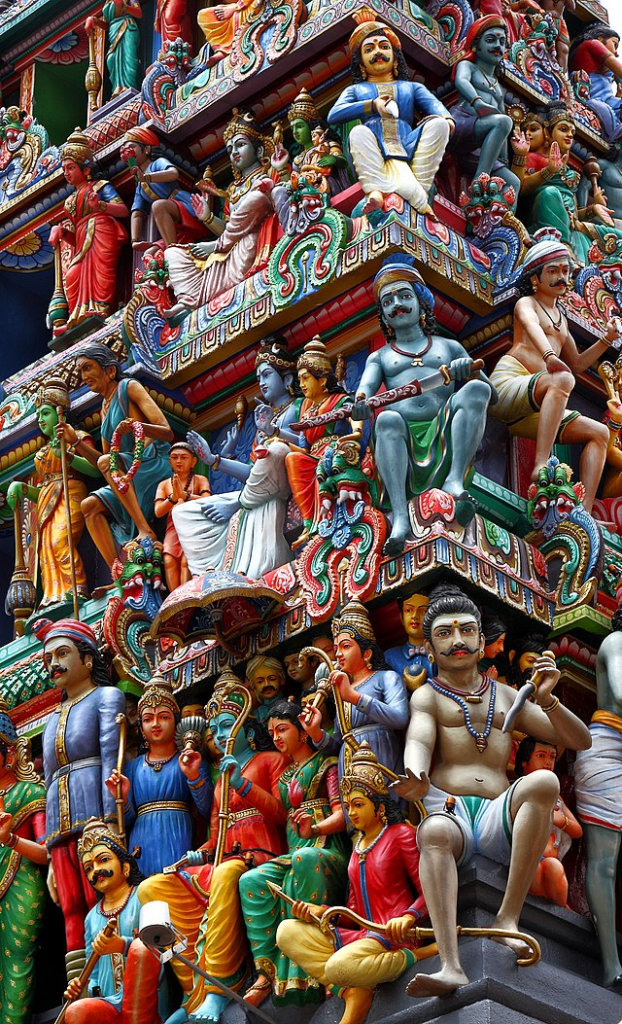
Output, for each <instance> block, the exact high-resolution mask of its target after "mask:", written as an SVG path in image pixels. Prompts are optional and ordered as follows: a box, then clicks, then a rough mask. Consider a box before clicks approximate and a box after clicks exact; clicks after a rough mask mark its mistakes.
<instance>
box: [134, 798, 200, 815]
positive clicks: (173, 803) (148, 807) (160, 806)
mask: <svg viewBox="0 0 622 1024" xmlns="http://www.w3.org/2000/svg"><path fill="white" fill-rule="evenodd" d="M189 810H190V808H189V806H188V804H185V803H184V802H183V800H152V802H151V803H149V804H141V805H140V807H139V808H138V810H137V812H136V817H137V818H139V817H140V815H141V814H149V813H150V811H186V812H188V811H189Z"/></svg>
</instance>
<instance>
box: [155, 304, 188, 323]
mask: <svg viewBox="0 0 622 1024" xmlns="http://www.w3.org/2000/svg"><path fill="white" fill-rule="evenodd" d="M189 312H190V310H189V309H188V307H187V306H184V304H183V302H176V303H175V305H174V306H171V308H170V309H165V310H164V312H163V313H162V316H163V317H164V319H165V320H172V319H173V317H176V316H182V315H183V316H187V315H188V313H189Z"/></svg>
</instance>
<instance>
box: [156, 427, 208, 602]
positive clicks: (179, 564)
mask: <svg viewBox="0 0 622 1024" xmlns="http://www.w3.org/2000/svg"><path fill="white" fill-rule="evenodd" d="M169 462H170V464H171V469H172V470H173V475H172V476H171V477H169V478H167V479H166V480H162V482H161V483H159V484H158V489H157V491H156V496H155V504H154V507H153V511H154V513H155V515H156V516H157V517H158V519H161V518H162V516H168V519H167V522H166V533H165V534H164V572H165V574H166V585H167V587H168V589H169V590H171V591H173V590H175V589H176V588H177V587H179V586H180V585H181V584H182V583H186V581H187V580H189V579H190V575H191V573H190V569H189V568H188V561H187V559H186V556H185V554H184V551H183V548H182V546H181V541H180V540H179V537H178V535H177V530H176V529H175V523H174V522H173V516H172V511H173V509H174V508H175V506H176V505H179V504H180V502H185V501H194V500H195V499H196V498H202V497H203V496H204V495H206V494H211V493H212V492H211V490H210V486H209V482H208V480H207V477H204V476H201V474H200V473H195V472H194V467H195V466H196V464H197V457H196V455H195V454H194V452H193V450H192V448H191V447H190V445H189V444H188V443H187V441H176V442H175V444H172V445H171V448H170V451H169Z"/></svg>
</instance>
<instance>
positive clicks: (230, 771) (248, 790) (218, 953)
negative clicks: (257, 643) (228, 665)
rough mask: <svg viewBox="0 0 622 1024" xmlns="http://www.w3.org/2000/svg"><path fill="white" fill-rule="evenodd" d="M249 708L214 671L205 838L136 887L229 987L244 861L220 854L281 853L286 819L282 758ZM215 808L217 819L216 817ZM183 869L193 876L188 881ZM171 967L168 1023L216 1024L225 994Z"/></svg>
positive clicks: (240, 953) (237, 960)
mask: <svg viewBox="0 0 622 1024" xmlns="http://www.w3.org/2000/svg"><path fill="white" fill-rule="evenodd" d="M249 709H250V698H249V695H248V692H247V691H245V690H244V687H242V685H241V683H240V681H239V680H238V679H236V677H235V676H234V675H233V673H231V672H227V673H225V674H224V675H223V676H221V678H220V680H219V685H217V687H216V689H215V690H214V694H213V696H212V698H211V699H210V701H209V703H208V705H207V713H208V719H209V727H210V730H211V732H212V735H213V737H214V742H215V744H216V746H217V747H219V748H220V750H222V751H223V753H224V756H223V758H222V760H221V762H220V765H219V767H220V778H219V780H218V782H217V783H216V790H215V793H214V802H213V805H212V816H211V825H210V838H209V841H208V843H207V844H206V846H205V847H202V848H201V849H199V850H196V851H189V852H188V854H187V855H186V858H185V863H186V864H187V865H188V867H187V868H184V874H183V875H182V874H180V873H179V872H178V873H175V874H167V875H164V874H162V875H153V876H152V877H151V878H149V879H146V881H144V882H143V883H142V884H141V886H140V890H139V898H140V901H141V903H148V902H149V901H150V900H154V899H156V900H165V901H166V902H167V903H168V904H169V908H170V911H171V918H172V921H173V923H174V924H175V926H176V927H177V928H178V929H179V930H180V931H181V932H182V933H183V934H184V935H186V936H187V937H188V953H187V954H186V955H187V956H188V957H189V958H193V957H194V958H195V959H196V962H197V963H198V964H199V965H200V966H201V967H204V969H205V970H206V971H207V972H208V973H210V974H211V975H212V976H213V977H216V978H219V979H222V981H224V982H225V983H226V984H227V985H228V986H229V987H230V988H232V989H233V990H234V991H237V990H239V989H240V988H241V987H242V985H243V983H244V978H245V976H246V948H247V946H246V933H245V930H244V923H243V917H242V908H241V905H240V898H239V894H238V883H239V881H240V878H241V876H242V875H243V874H244V872H245V871H246V870H247V864H246V862H245V860H244V859H243V857H241V856H235V855H234V856H227V857H226V859H223V856H224V855H228V854H231V853H232V847H233V846H234V844H236V843H240V845H241V848H242V849H243V850H251V849H252V850H253V851H254V854H255V864H256V865H259V864H263V863H264V861H267V860H270V859H271V858H272V856H278V855H279V854H281V853H284V852H285V845H284V836H283V829H284V825H285V820H286V817H287V812H286V810H285V808H284V806H283V804H282V803H281V799H280V796H279V779H280V777H281V775H282V773H283V770H284V769H285V767H286V766H287V760H288V759H287V758H286V757H285V755H283V754H280V753H277V752H276V751H274V750H272V751H266V750H261V749H260V747H261V741H260V735H261V729H260V728H259V727H258V726H257V724H256V723H255V724H253V720H252V719H247V714H248V710H249ZM228 741H230V742H228ZM225 780H226V781H225ZM221 811H222V813H223V817H219V812H221ZM210 851H211V852H215V862H214V863H208V854H209V852H210ZM186 872H188V874H189V875H191V877H192V881H191V884H190V885H188V882H187V874H186ZM208 902H209V906H208V908H207V909H206V907H207V904H208ZM173 968H174V970H175V973H176V975H177V978H178V980H179V982H180V984H181V987H182V990H183V992H184V1001H183V1007H182V1010H181V1011H180V1013H179V1014H178V1015H176V1017H175V1024H178V1022H181V1021H183V1020H184V1019H186V1015H188V1017H189V1019H191V1020H197V1021H205V1022H207V1021H210V1022H217V1021H218V1020H219V1019H220V1016H221V1014H222V1013H223V1011H224V1009H225V1007H226V1005H227V1002H228V998H227V996H225V995H223V993H222V992H221V990H220V989H219V988H217V987H216V986H215V985H211V984H209V983H206V982H205V981H204V979H203V978H201V977H197V978H195V976H194V975H193V974H192V972H191V970H190V968H188V967H186V966H185V965H184V964H181V963H179V962H178V961H174V962H173Z"/></svg>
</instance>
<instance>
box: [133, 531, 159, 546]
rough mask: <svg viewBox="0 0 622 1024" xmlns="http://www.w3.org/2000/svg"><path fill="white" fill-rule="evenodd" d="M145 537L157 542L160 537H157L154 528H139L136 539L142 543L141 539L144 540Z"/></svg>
mask: <svg viewBox="0 0 622 1024" xmlns="http://www.w3.org/2000/svg"><path fill="white" fill-rule="evenodd" d="M145 537H148V538H149V540H153V541H155V542H156V543H157V540H158V538H157V537H156V535H155V533H154V532H153V530H139V531H138V534H137V536H136V540H137V541H138V543H139V544H140V542H141V540H144V539H145Z"/></svg>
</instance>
